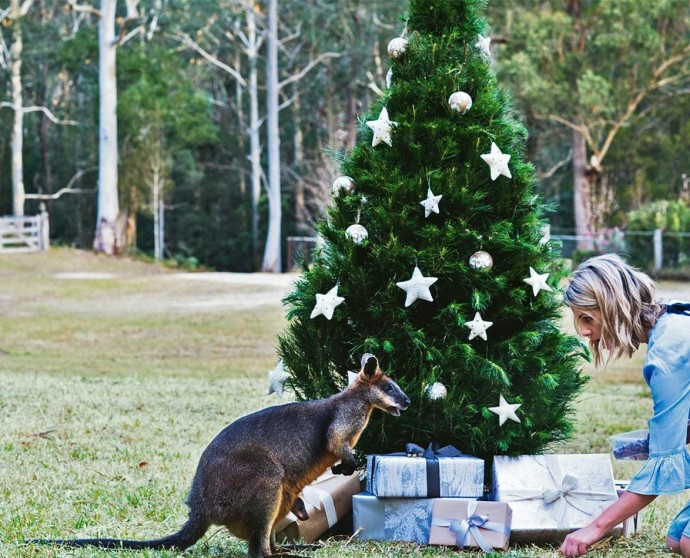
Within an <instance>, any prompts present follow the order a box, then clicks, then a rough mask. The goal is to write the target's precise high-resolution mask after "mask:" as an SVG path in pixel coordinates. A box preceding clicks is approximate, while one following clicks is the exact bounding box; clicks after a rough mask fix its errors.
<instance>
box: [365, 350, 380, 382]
mask: <svg viewBox="0 0 690 558" xmlns="http://www.w3.org/2000/svg"><path fill="white" fill-rule="evenodd" d="M378 367H379V361H378V359H377V358H376V357H375V356H374V355H372V354H370V353H365V354H364V355H362V372H364V375H365V376H366V377H367V378H371V377H372V376H373V375H374V374H376V370H377V369H378Z"/></svg>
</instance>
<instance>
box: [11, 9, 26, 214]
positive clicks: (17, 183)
mask: <svg viewBox="0 0 690 558" xmlns="http://www.w3.org/2000/svg"><path fill="white" fill-rule="evenodd" d="M10 8H11V9H10V17H11V18H12V21H13V26H14V29H13V34H12V47H11V49H10V57H11V60H12V63H11V77H10V84H11V85H10V87H11V89H12V104H13V105H14V119H13V122H12V171H11V172H12V212H13V213H14V215H17V216H22V215H24V199H25V198H24V196H25V195H26V191H25V189H24V158H23V154H22V151H23V149H24V110H23V108H24V107H23V99H22V48H23V43H22V28H21V9H20V6H19V0H12V4H11V6H10Z"/></svg>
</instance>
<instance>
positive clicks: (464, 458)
mask: <svg viewBox="0 0 690 558" xmlns="http://www.w3.org/2000/svg"><path fill="white" fill-rule="evenodd" d="M406 449H407V451H406V452H405V453H391V454H385V455H369V456H367V491H369V492H370V493H372V494H373V495H375V496H385V497H387V498H390V497H396V498H481V497H482V496H483V495H484V461H483V460H482V459H479V458H477V457H472V456H470V455H464V454H463V453H461V452H460V451H458V450H457V449H455V448H454V447H453V446H445V447H443V448H440V449H439V448H438V447H437V446H434V445H433V444H432V445H430V446H429V447H428V448H427V449H426V450H424V449H422V448H421V447H420V446H417V445H415V444H407V448H406Z"/></svg>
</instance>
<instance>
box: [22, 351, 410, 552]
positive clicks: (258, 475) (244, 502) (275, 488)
mask: <svg viewBox="0 0 690 558" xmlns="http://www.w3.org/2000/svg"><path fill="white" fill-rule="evenodd" d="M409 405H410V398H409V397H407V395H405V393H403V391H402V390H401V389H400V387H398V385H397V384H396V383H395V382H394V381H393V380H391V379H390V378H389V377H388V376H386V374H384V373H383V371H382V370H381V368H380V367H379V363H378V360H377V359H376V357H375V356H373V355H371V354H368V353H367V354H365V355H364V356H363V357H362V368H361V370H360V372H359V374H358V375H357V378H356V379H355V381H353V382H352V383H351V384H350V385H349V386H348V387H346V388H345V389H343V390H342V391H341V392H340V393H337V394H335V395H332V396H331V397H329V398H327V399H319V400H316V401H300V402H295V403H286V404H285V405H277V406H274V407H268V408H266V409H263V410H261V411H257V412H255V413H252V414H250V415H247V416H245V417H242V418H239V419H237V420H236V421H235V422H233V423H231V424H230V425H228V426H227V427H226V428H225V429H224V430H223V431H222V432H221V433H220V434H218V436H216V438H215V439H214V440H213V441H212V442H211V443H210V444H209V445H208V447H207V448H206V449H205V450H204V452H203V453H202V455H201V459H200V460H199V465H198V467H197V470H196V474H195V475H194V479H193V480H192V487H191V490H190V493H189V497H188V498H187V505H188V506H189V517H188V519H187V522H186V523H185V524H184V525H183V526H182V528H181V529H180V530H179V531H178V532H177V533H175V534H174V535H170V536H168V537H164V538H162V539H156V540H149V541H130V540H120V539H74V540H63V539H60V540H44V539H41V540H33V541H28V542H34V543H52V544H60V545H69V546H89V545H90V546H98V547H101V548H114V549H118V548H125V549H134V550H136V549H146V548H149V549H178V550H184V549H185V548H188V547H190V546H192V545H193V544H194V543H195V542H197V541H198V540H199V539H200V538H201V537H202V536H203V535H204V533H206V531H207V530H208V528H209V527H210V526H211V525H224V526H225V527H227V528H228V530H229V531H230V532H231V533H232V534H233V535H235V536H237V537H240V538H242V539H245V540H247V541H248V546H249V549H248V550H249V552H248V555H249V557H250V558H264V557H267V556H271V555H273V554H275V553H276V552H277V550H278V549H277V547H276V545H275V539H274V533H273V530H274V525H275V524H276V523H277V522H278V521H279V520H280V519H282V518H283V517H285V515H287V513H288V512H289V511H290V510H291V509H293V508H294V507H295V501H296V499H297V497H298V494H299V493H300V492H301V491H302V489H303V488H304V487H305V486H306V485H308V484H309V483H311V482H312V481H313V480H315V479H316V478H317V477H318V476H319V475H321V474H322V473H324V472H325V471H326V469H328V467H331V470H332V471H333V473H335V474H343V475H351V474H352V473H354V471H355V469H356V467H357V463H356V461H355V457H354V454H353V451H352V450H353V448H354V447H355V444H356V443H357V441H358V440H359V437H360V435H361V434H362V431H363V430H364V429H365V428H366V426H367V423H368V421H369V416H370V415H371V412H372V411H373V409H374V408H378V409H381V410H383V411H385V412H387V413H389V414H391V415H395V416H398V415H400V411H401V410H405V409H407V408H408V407H409ZM338 461H340V463H339V464H336V463H337V462H338ZM305 511H306V510H305ZM282 556H285V555H284V554H283V555H282Z"/></svg>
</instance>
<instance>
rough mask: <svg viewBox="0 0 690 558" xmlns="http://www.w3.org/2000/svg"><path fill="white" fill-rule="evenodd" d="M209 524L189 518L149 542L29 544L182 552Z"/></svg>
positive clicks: (39, 541) (35, 541) (52, 541)
mask: <svg viewBox="0 0 690 558" xmlns="http://www.w3.org/2000/svg"><path fill="white" fill-rule="evenodd" d="M208 528H209V524H208V523H206V522H205V521H202V520H200V519H195V518H192V517H190V518H189V519H188V520H187V523H185V524H184V525H183V526H182V528H181V529H180V530H179V531H178V532H177V533H175V534H174V535H170V536H169V537H163V538H162V539H154V540H150V541H128V540H123V539H30V540H27V541H26V542H27V543H30V544H56V545H60V546H97V547H99V548H112V549H128V550H144V549H151V550H170V549H177V550H184V549H186V548H189V547H190V546H192V545H193V544H194V543H195V542H196V541H198V540H199V539H200V538H201V537H203V536H204V533H206V531H207V530H208Z"/></svg>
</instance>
